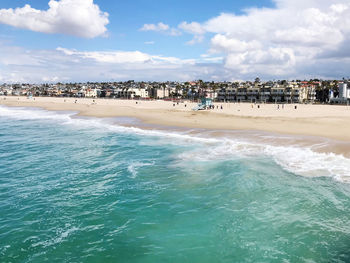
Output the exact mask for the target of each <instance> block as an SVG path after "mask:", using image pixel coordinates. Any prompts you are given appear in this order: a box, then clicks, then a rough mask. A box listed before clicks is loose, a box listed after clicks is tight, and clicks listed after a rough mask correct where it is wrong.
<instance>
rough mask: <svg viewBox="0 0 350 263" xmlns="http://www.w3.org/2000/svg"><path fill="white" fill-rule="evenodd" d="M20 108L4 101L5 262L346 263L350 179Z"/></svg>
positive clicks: (0, 211)
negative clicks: (308, 174) (296, 171)
mask: <svg viewBox="0 0 350 263" xmlns="http://www.w3.org/2000/svg"><path fill="white" fill-rule="evenodd" d="M1 111H3V113H2V115H1ZM22 111H23V112H22ZM24 111H25V110H17V111H15V110H9V109H3V108H0V127H1V129H0V262H350V223H349V219H350V186H349V184H347V183H344V182H341V181H336V180H334V178H333V177H316V178H310V177H305V176H300V175H298V174H294V173H292V172H288V171H287V170H286V169H285V168H284V167H282V166H280V165H279V164H277V163H276V162H275V161H274V159H273V158H272V157H271V156H269V155H264V154H259V155H256V156H246V155H244V154H243V153H237V154H231V153H230V154H228V155H226V156H225V157H224V158H222V157H218V156H217V155H215V154H213V155H209V156H208V155H207V152H208V151H211V150H213V151H214V150H215V149H216V147H221V145H220V142H217V143H214V144H213V143H209V144H208V143H205V142H203V141H196V140H190V139H188V138H187V139H182V138H181V136H177V137H176V136H175V137H166V136H162V135H157V134H156V135H155V134H152V133H150V134H147V133H146V132H145V133H140V132H135V130H132V129H131V130H127V129H125V128H118V127H116V128H108V129H107V127H110V126H108V125H110V124H108V125H105V126H103V125H102V124H100V123H99V122H96V121H94V120H89V119H83V120H81V119H80V120H79V119H74V118H72V117H71V116H70V115H69V114H68V113H65V114H53V113H48V112H40V111H34V110H32V111H30V112H29V113H28V111H25V112H27V113H28V114H27V115H26V114H24ZM21 116H22V117H21ZM219 149H220V148H219ZM203 153H205V154H203ZM310 158H311V157H310Z"/></svg>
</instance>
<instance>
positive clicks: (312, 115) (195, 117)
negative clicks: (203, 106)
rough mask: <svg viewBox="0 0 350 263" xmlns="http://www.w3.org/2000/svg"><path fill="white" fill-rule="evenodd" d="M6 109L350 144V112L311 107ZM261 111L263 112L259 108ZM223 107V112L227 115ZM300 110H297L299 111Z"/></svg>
mask: <svg viewBox="0 0 350 263" xmlns="http://www.w3.org/2000/svg"><path fill="white" fill-rule="evenodd" d="M0 104H2V105H6V106H15V107H39V108H44V109H46V110H54V111H76V112H78V115H81V116H93V117H122V116H123V117H133V118H137V119H140V120H141V121H142V122H144V123H146V124H155V125H162V126H171V127H188V128H204V129H211V130H256V131H267V132H274V133H281V134H290V135H305V136H318V137H325V138H329V139H334V140H339V141H343V142H350V107H348V106H335V105H334V106H333V105H306V104H288V105H284V106H282V105H279V106H278V105H275V104H250V103H215V109H213V110H204V111H193V110H192V108H193V107H195V106H196V105H197V103H191V102H188V101H184V102H180V103H173V102H171V101H161V100H159V101H157V100H155V101H135V100H118V99H87V98H78V99H76V98H55V97H35V98H27V97H11V96H7V97H4V96H2V97H0ZM258 105H259V107H258ZM221 106H222V109H221ZM295 107H296V109H295Z"/></svg>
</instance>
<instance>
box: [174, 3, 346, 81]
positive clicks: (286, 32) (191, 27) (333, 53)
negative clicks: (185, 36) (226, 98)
mask: <svg viewBox="0 0 350 263" xmlns="http://www.w3.org/2000/svg"><path fill="white" fill-rule="evenodd" d="M274 2H275V3H276V7H274V8H250V9H246V10H243V14H241V15H236V14H233V13H222V14H220V15H219V16H217V17H213V18H211V19H209V20H207V21H205V22H203V23H198V22H191V23H188V22H182V23H181V24H180V25H179V28H181V29H182V30H184V31H185V32H187V33H190V34H193V36H194V39H193V40H192V42H193V43H194V42H195V38H196V37H198V36H203V35H204V34H210V35H211V41H210V49H209V53H210V54H220V55H223V56H224V58H225V59H224V64H223V66H224V67H225V68H227V69H230V70H232V72H233V74H236V75H237V78H241V79H244V78H251V77H252V76H254V75H259V76H262V77H265V78H293V77H295V76H299V77H300V76H303V74H305V67H306V65H307V67H308V70H307V71H308V72H312V65H315V73H314V74H321V75H324V76H330V75H332V72H337V74H335V75H334V77H335V76H336V75H337V76H339V75H338V74H339V72H343V73H344V74H346V72H347V71H349V70H350V68H349V67H347V66H348V63H347V57H349V58H350V49H349V47H348V46H349V43H350V3H349V1H348V0H308V1H305V0H274ZM192 42H191V43H192ZM340 56H343V57H342V58H341V57H340ZM339 60H343V61H344V64H342V65H341V64H339V67H343V69H340V70H337V71H334V66H335V65H336V63H335V62H339ZM327 63H328V65H332V67H333V68H332V69H331V68H329V70H332V72H329V74H325V72H327ZM316 65H317V66H316ZM320 65H322V66H323V67H324V68H323V69H320ZM344 67H345V68H344ZM346 67H347V68H346ZM316 70H317V71H318V72H316Z"/></svg>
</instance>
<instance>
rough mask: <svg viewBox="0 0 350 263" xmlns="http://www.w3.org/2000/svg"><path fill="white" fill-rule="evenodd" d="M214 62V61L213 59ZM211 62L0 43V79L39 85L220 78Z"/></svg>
mask: <svg viewBox="0 0 350 263" xmlns="http://www.w3.org/2000/svg"><path fill="white" fill-rule="evenodd" d="M214 60H215V61H214ZM213 61H214V62H216V61H217V60H216V59H214V58H213ZM213 61H210V60H208V61H207V62H206V63H207V64H203V63H204V62H203V60H197V59H180V58H177V57H167V56H162V55H158V54H147V53H144V52H141V51H80V50H74V49H66V48H62V47H59V48H57V49H55V50H28V49H23V48H20V47H9V46H4V45H2V44H1V43H0V68H1V71H0V80H1V82H26V83H27V82H28V83H41V82H56V81H61V82H62V81H68V82H75V81H78V82H79V81H119V80H129V79H135V80H146V81H147V80H157V81H163V80H164V81H165V80H180V81H187V80H193V79H199V78H202V79H203V78H204V79H211V78H212V77H211V76H217V75H220V74H219V73H218V71H220V70H222V69H220V68H217V67H216V65H217V64H214V63H212V62H213ZM209 62H210V63H209ZM201 63H202V64H201ZM221 75H222V74H221Z"/></svg>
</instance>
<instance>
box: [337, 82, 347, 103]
mask: <svg viewBox="0 0 350 263" xmlns="http://www.w3.org/2000/svg"><path fill="white" fill-rule="evenodd" d="M349 84H350V83H349V82H344V83H339V85H338V87H339V98H340V99H343V100H347V99H350V85H349Z"/></svg>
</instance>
